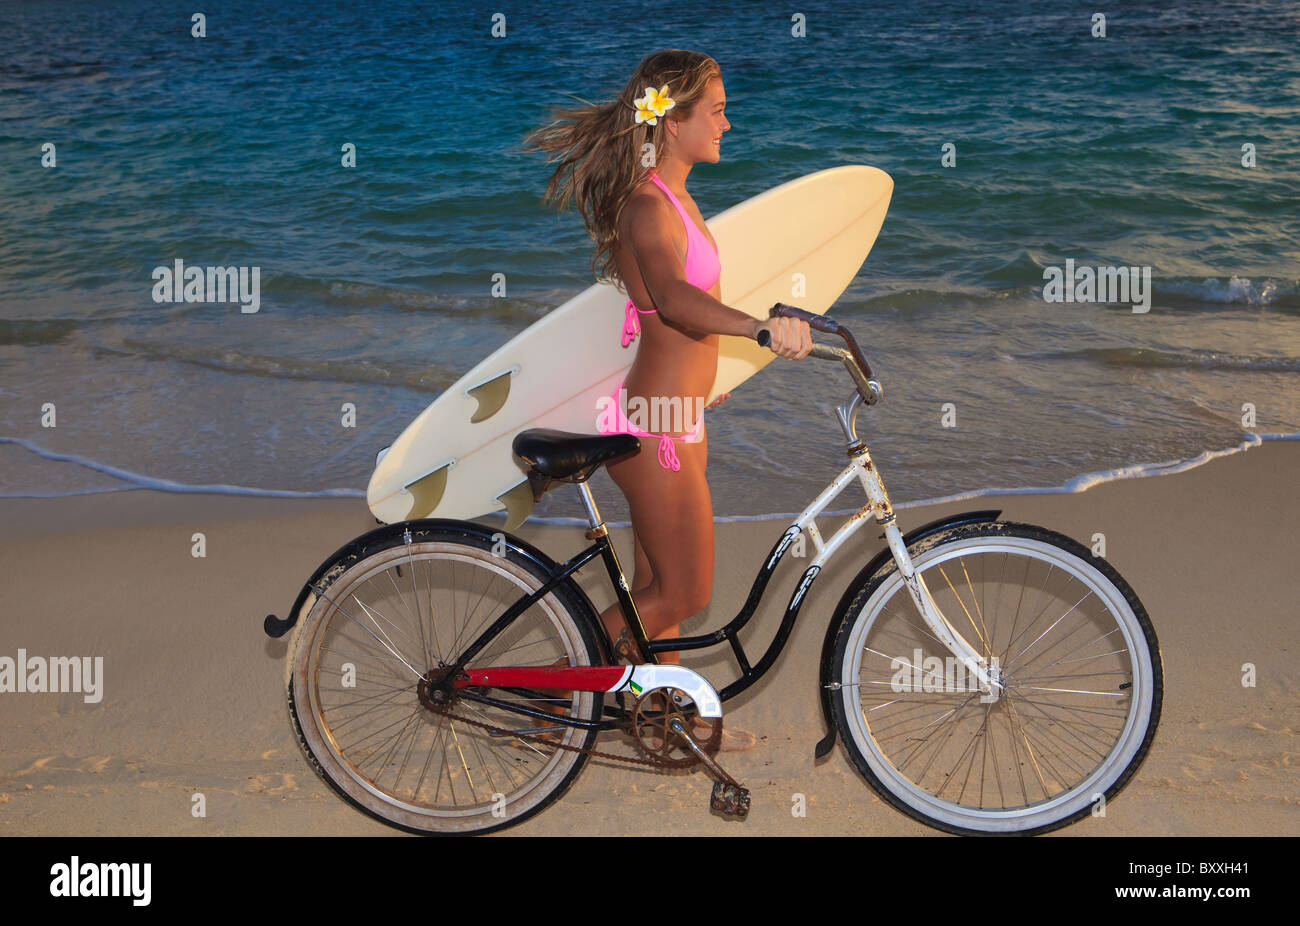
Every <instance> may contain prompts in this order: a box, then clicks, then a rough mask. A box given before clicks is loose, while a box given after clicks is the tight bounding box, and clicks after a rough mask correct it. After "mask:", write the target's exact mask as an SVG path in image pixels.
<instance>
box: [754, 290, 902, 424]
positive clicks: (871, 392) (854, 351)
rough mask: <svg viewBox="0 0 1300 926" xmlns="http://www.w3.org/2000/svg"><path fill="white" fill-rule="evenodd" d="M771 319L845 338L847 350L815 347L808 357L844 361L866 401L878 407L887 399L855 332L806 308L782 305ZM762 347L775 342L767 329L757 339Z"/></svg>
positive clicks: (818, 345)
mask: <svg viewBox="0 0 1300 926" xmlns="http://www.w3.org/2000/svg"><path fill="white" fill-rule="evenodd" d="M768 317H769V318H781V317H784V318H797V319H800V320H802V321H805V322H807V323H808V327H809V328H812V329H813V330H814V331H824V332H826V333H827V334H837V335H839V336H840V337H841V338H843V339H844V343H845V344H846V345H847V350H846V349H845V348H843V347H830V346H828V345H825V344H814V345H813V349H812V351H811V352H810V353H809V355H808V356H810V357H817V358H819V359H821V360H840V361H843V363H844V366H845V368H846V369H847V370H848V371H849V375H850V376H851V377H853V382H854V385H856V386H857V388H858V394H859V395H861V396H862V401H863V402H864V403H866V404H867V405H875V404H876V403H877V402H879V401H880V399H881V398H882V397H883V395H884V393H883V391H882V390H881V388H880V383H879V382H877V381H876V379H875V377H874V376H873V375H872V373H871V364H869V363H867V358H866V357H864V356H862V351H861V349H859V347H858V342H857V340H856V339H855V338H854V337H853V332H851V331H849V329H847V328H845V327H844V326H843V325H841V324H839V323H838V322H836V321H835V320H834V319H833V318H826V317H825V316H822V315H814V314H813V313H811V312H806V311H804V310H803V309H799V308H795V307H794V306H792V305H786V304H784V303H781V302H778V303H777V304H776V305H774V306H772V308H771V309H770V310H769V312H768ZM756 340H757V341H758V343H759V345H760V346H762V347H767V346H769V345H770V344H771V343H772V335H771V332H769V331H767V329H764V330H762V331H760V332H759V333H758V337H757V338H756Z"/></svg>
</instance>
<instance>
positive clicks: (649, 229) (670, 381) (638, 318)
mask: <svg viewBox="0 0 1300 926" xmlns="http://www.w3.org/2000/svg"><path fill="white" fill-rule="evenodd" d="M726 102H727V100H726V92H725V90H724V88H723V83H722V74H721V70H720V69H719V67H718V64H717V62H715V61H714V60H713V59H712V58H710V57H709V56H708V55H703V54H698V53H696V52H690V51H683V50H679V49H670V50H666V51H658V52H655V53H653V54H651V55H649V56H647V57H646V58H645V59H644V60H643V61H642V62H641V63H640V65H638V67H637V69H636V72H635V73H634V74H633V75H632V79H631V80H630V81H628V83H627V86H625V87H624V88H623V91H622V92H621V93H620V94H619V95H618V97H617V98H616V99H614V100H613V101H611V102H608V103H605V104H601V105H588V106H584V107H580V108H574V109H567V110H561V111H559V112H557V113H555V114H554V118H553V121H552V122H551V123H549V124H548V125H546V126H543V127H542V128H540V129H538V130H536V131H534V132H532V133H531V134H530V135H529V136H528V138H527V139H526V140H525V144H526V145H527V146H528V147H530V148H535V149H538V150H542V151H546V152H548V153H550V154H551V155H552V156H551V157H550V158H549V160H550V161H551V162H555V161H558V162H559V166H558V167H557V168H556V170H555V172H554V173H553V174H552V176H551V178H550V180H549V182H548V183H547V187H546V194H545V199H546V200H549V201H552V202H555V203H556V204H557V205H558V206H559V207H560V208H564V207H565V206H566V205H567V204H568V203H569V202H570V201H574V202H576V203H577V206H578V208H579V210H580V211H581V213H582V217H583V221H584V222H585V224H586V227H587V231H588V232H589V233H590V234H591V236H592V238H593V239H594V240H595V243H596V250H595V253H594V254H593V256H592V261H591V265H592V270H593V272H594V273H595V274H596V276H597V278H599V279H602V280H609V281H612V282H614V283H615V284H616V285H618V286H619V288H620V289H621V290H623V291H625V292H626V293H627V295H628V296H629V299H628V303H627V308H626V313H627V314H626V318H625V324H624V331H623V339H622V342H623V345H624V347H625V348H626V349H628V350H635V351H636V357H635V360H634V362H633V364H632V368H631V370H630V372H629V373H628V376H627V379H626V380H625V381H624V383H622V384H621V390H622V393H623V394H622V396H620V390H619V389H616V390H615V392H614V396H613V397H614V398H615V400H616V401H619V402H620V404H619V406H618V408H619V410H620V412H621V411H623V410H624V408H625V406H626V407H630V406H631V404H632V403H633V402H634V401H635V400H636V399H638V398H639V399H641V400H643V401H644V402H645V405H644V406H643V407H655V404H654V403H652V402H651V400H652V399H655V398H656V397H657V398H659V399H660V400H661V402H662V400H664V399H668V400H678V399H680V400H681V401H680V404H679V405H678V406H675V407H680V408H684V409H698V408H700V407H702V406H703V402H704V398H705V397H706V396H707V394H708V392H709V389H710V388H711V387H712V385H713V380H714V377H715V375H716V373H717V363H718V336H719V335H724V334H725V335H736V336H741V337H747V338H756V337H757V336H758V332H759V331H760V330H762V329H767V330H768V331H769V332H771V348H772V350H773V351H774V352H775V353H777V354H779V355H780V356H782V357H789V358H794V359H797V358H801V357H804V356H806V355H807V354H808V352H809V351H810V350H811V349H812V338H811V335H810V332H809V329H808V325H807V323H806V322H802V321H797V320H794V319H789V318H779V319H771V320H768V321H762V322H760V321H759V320H757V319H755V318H753V317H752V316H750V315H748V314H746V313H744V312H741V311H740V310H738V309H733V308H730V307H729V306H726V305H723V304H722V303H721V302H720V301H718V297H719V294H720V292H721V274H722V273H723V272H725V268H722V267H721V266H720V265H719V262H718V257H717V250H716V245H715V244H714V242H713V238H712V236H711V235H710V234H709V232H708V229H707V228H706V226H705V224H704V217H703V216H702V215H701V214H700V210H699V208H698V207H697V206H696V205H695V201H694V200H693V199H692V198H691V196H690V194H689V193H687V192H686V178H687V176H688V175H689V174H690V171H691V168H692V167H693V166H694V165H695V164H696V163H698V162H700V161H703V162H705V163H709V164H714V163H717V162H718V160H719V159H720V158H721V142H722V136H723V133H725V132H726V131H727V130H728V129H730V128H731V124H730V123H729V122H728V121H727V117H726V115H725V114H724V110H725V108H726ZM726 398H727V397H726V396H725V395H723V396H719V397H718V398H717V400H716V401H714V402H713V403H712V404H711V405H710V406H708V407H709V408H713V407H714V406H716V405H718V404H720V403H721V402H722V401H724V400H725V399H726ZM658 407H661V408H663V407H674V406H672V404H671V401H669V402H662V404H661V405H659V406H658ZM619 420H620V422H621V421H622V415H620V416H619ZM617 430H621V431H624V430H625V431H631V432H632V433H635V434H637V435H638V436H640V437H641V438H642V452H641V453H639V454H637V455H636V456H634V457H631V458H629V459H627V460H624V461H622V462H619V463H615V464H613V465H612V466H610V467H609V475H610V477H611V478H612V479H613V480H614V482H615V484H616V485H618V487H619V489H620V490H621V491H622V492H623V494H624V496H626V497H627V501H628V505H629V507H630V509H631V516H632V528H633V543H634V570H635V571H634V576H633V581H632V589H631V591H632V596H633V598H634V599H635V601H636V606H637V610H638V611H639V612H640V615H641V620H642V622H643V623H644V624H645V629H646V633H647V635H648V636H649V637H650V638H651V639H663V638H665V637H675V636H677V635H678V625H679V624H680V623H681V622H682V621H684V620H685V619H686V618H688V617H690V616H691V615H693V614H696V613H698V612H699V611H701V610H703V609H704V608H705V606H706V605H708V603H709V598H710V595H711V592H712V586H713V505H712V502H711V500H710V497H709V486H708V482H707V481H706V480H705V473H704V471H705V465H706V462H707V459H708V439H707V436H706V433H705V425H704V421H703V416H700V418H699V420H696V421H671V420H669V421H661V422H657V423H651V425H650V430H649V431H645V430H642V429H641V428H640V427H637V426H632V425H621V426H619V427H618V428H617ZM656 441H657V442H658V447H657V451H658V452H651V451H652V448H653V444H654V442H656ZM601 619H602V621H603V622H604V624H605V627H606V629H607V630H608V631H609V633H610V639H612V640H617V641H620V643H621V646H618V647H616V649H619V651H620V655H626V654H627V652H628V648H627V643H628V642H629V637H628V634H627V628H626V624H625V623H624V621H623V615H622V610H621V609H620V608H619V606H618V604H617V603H615V604H614V605H612V606H611V607H610V608H609V609H607V610H606V611H605V613H604V614H602V615H601ZM662 659H663V661H664V662H670V661H671V662H676V661H677V660H676V654H675V653H669V654H664V656H663V657H662ZM751 742H752V739H751Z"/></svg>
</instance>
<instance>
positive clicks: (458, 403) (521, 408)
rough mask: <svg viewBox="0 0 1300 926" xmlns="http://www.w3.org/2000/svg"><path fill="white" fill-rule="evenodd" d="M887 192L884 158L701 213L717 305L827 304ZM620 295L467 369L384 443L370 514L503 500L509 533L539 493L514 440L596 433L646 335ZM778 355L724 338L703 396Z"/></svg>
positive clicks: (474, 513)
mask: <svg viewBox="0 0 1300 926" xmlns="http://www.w3.org/2000/svg"><path fill="white" fill-rule="evenodd" d="M893 190H894V181H893V179H892V178H890V176H889V175H888V174H887V173H885V172H884V171H883V170H880V169H878V168H875V167H867V166H865V165H850V166H846V167H833V168H830V169H828V170H822V171H818V172H816V173H812V174H808V175H807V176H804V177H799V178H798V179H795V180H791V181H789V182H788V183H783V184H781V185H780V186H777V187H774V188H772V189H770V190H767V191H766V192H764V193H760V194H758V195H757V196H754V197H752V198H750V199H747V200H745V201H744V202H742V203H739V204H737V205H735V206H732V207H731V208H729V209H727V210H725V211H723V212H721V213H719V214H718V215H716V216H714V217H713V218H711V219H708V220H707V223H708V226H709V231H710V232H711V233H712V234H713V237H714V240H715V241H716V242H717V245H718V257H719V260H720V261H721V263H722V279H721V282H722V289H721V300H722V302H724V303H725V304H727V305H729V306H731V307H733V308H736V309H740V310H741V311H743V312H747V313H749V314H750V315H753V316H754V317H755V318H767V313H768V310H769V309H770V308H771V307H772V305H773V304H775V303H777V302H784V303H787V304H790V305H795V306H798V307H799V308H802V309H806V310H807V311H809V312H813V313H816V314H818V315H821V314H824V313H825V312H826V311H827V310H828V309H829V308H830V307H831V306H832V305H833V304H834V302H835V300H836V299H838V298H839V297H840V295H841V294H842V293H843V292H844V290H845V289H846V288H847V287H848V285H849V283H850V282H851V281H852V280H853V278H854V277H855V276H856V275H857V273H858V270H859V269H860V268H861V267H862V264H863V261H865V260H866V258H867V254H868V253H869V252H870V251H871V246H872V245H873V244H874V243H875V240H876V235H877V234H879V232H880V226H881V225H882V224H883V223H884V220H885V213H886V211H887V210H888V209H889V199H890V196H891V195H892V194H893ZM626 304H627V297H626V296H625V295H624V294H623V293H621V292H620V291H619V290H618V289H617V288H616V287H614V286H613V285H611V284H608V283H597V284H596V285H594V286H592V287H590V288H589V289H587V290H585V291H583V292H582V293H579V294H578V295H577V296H575V297H574V298H573V299H570V300H569V301H568V302H566V303H564V305H562V306H560V307H559V308H557V309H555V310H553V311H551V312H549V313H548V314H547V315H546V316H544V317H543V318H541V319H539V320H538V321H537V322H535V323H534V324H532V325H530V326H529V327H528V328H527V329H525V330H524V331H523V332H522V333H520V334H519V335H517V336H516V337H514V338H513V339H511V340H510V341H509V342H508V343H506V344H505V345H504V346H503V347H501V348H500V349H498V350H497V351H495V352H494V353H492V354H491V355H490V356H489V357H488V358H487V359H485V360H484V361H483V362H482V363H479V364H478V365H477V366H475V367H474V368H473V369H471V370H470V371H469V372H468V373H466V374H465V375H464V376H463V377H461V378H460V379H459V380H458V381H457V382H456V383H455V384H454V385H452V386H451V387H450V388H449V389H447V390H446V391H445V392H444V393H443V394H442V395H440V396H439V397H438V398H437V399H436V400H435V401H434V402H433V403H432V404H431V405H429V407H428V408H426V409H425V410H424V411H423V412H421V413H420V415H419V416H418V417H416V419H415V420H414V421H412V422H411V424H410V425H409V426H407V428H406V430H404V431H403V432H402V433H401V435H400V436H398V438H397V440H395V441H394V442H393V444H392V446H391V447H389V448H388V449H387V451H386V452H381V454H380V456H379V459H378V461H377V465H376V466H375V471H374V473H373V474H372V476H371V478H370V485H369V487H368V488H367V490H366V503H367V504H368V505H369V506H370V510H371V511H372V512H373V513H374V515H375V517H377V518H379V519H380V520H381V521H384V522H386V523H389V524H391V523H394V522H398V521H406V520H411V519H414V518H427V517H439V518H458V519H462V520H468V519H470V518H476V517H479V516H481V515H484V514H487V513H489V512H492V511H499V510H501V509H503V508H504V509H505V510H506V512H507V521H506V529H507V530H513V529H514V528H515V527H517V526H518V525H519V524H521V523H522V522H523V521H524V519H525V518H527V516H528V514H529V512H530V511H531V510H532V506H533V496H532V491H531V489H530V487H529V485H528V481H527V478H526V475H525V470H524V465H523V463H522V462H521V461H519V460H518V459H517V458H516V457H515V456H514V453H513V452H512V450H511V442H512V441H513V440H514V437H515V435H516V434H518V433H519V432H520V431H522V430H525V429H526V428H557V429H559V430H564V431H575V432H578V433H584V434H595V433H597V427H596V422H597V417H598V413H599V407H598V404H597V400H598V399H600V398H601V397H603V396H607V395H609V393H611V392H612V391H613V390H614V387H615V386H617V385H618V383H619V382H620V381H621V380H622V379H623V378H624V377H626V376H627V373H628V370H629V369H630V368H631V366H632V361H633V359H635V356H636V350H637V348H638V347H639V345H640V344H641V338H637V339H635V340H634V341H632V343H631V344H629V345H628V346H627V347H623V346H622V344H621V338H622V332H623V322H624V307H625V306H626ZM775 357H776V355H775V354H774V353H772V351H771V350H770V349H768V348H766V347H760V346H759V345H758V343H757V342H755V341H751V340H749V339H747V338H740V337H731V336H723V337H720V338H719V339H718V373H717V377H716V379H715V380H714V383H713V388H712V390H711V391H710V393H709V395H708V397H707V399H706V403H707V402H712V401H713V399H714V398H716V397H717V396H719V395H721V394H722V393H724V392H730V391H731V390H733V389H735V388H736V387H737V386H739V385H740V384H741V383H743V382H744V381H745V380H747V379H749V377H751V376H753V375H754V374H755V373H757V372H758V371H759V370H761V369H762V368H763V367H764V366H766V365H767V364H768V363H770V362H771V361H772V360H773V359H775Z"/></svg>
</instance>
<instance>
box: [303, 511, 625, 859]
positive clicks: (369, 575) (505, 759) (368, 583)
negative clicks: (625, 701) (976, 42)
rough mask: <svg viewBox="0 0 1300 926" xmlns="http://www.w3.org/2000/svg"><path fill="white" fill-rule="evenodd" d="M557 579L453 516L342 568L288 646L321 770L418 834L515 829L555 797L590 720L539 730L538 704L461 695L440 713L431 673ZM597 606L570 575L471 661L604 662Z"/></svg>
mask: <svg viewBox="0 0 1300 926" xmlns="http://www.w3.org/2000/svg"><path fill="white" fill-rule="evenodd" d="M547 578H548V576H547V574H546V572H545V570H544V568H543V567H541V566H540V565H538V564H537V563H536V562H534V561H533V560H532V559H531V558H530V557H528V556H525V555H523V554H522V553H521V552H520V551H519V550H516V549H514V548H512V546H511V545H510V543H509V542H501V543H497V544H494V543H493V542H492V540H491V538H490V536H484V535H482V534H481V533H477V532H474V531H470V530H458V529H456V528H454V527H452V526H449V525H446V524H442V525H436V526H420V525H419V524H418V523H413V524H412V528H411V542H410V543H407V542H405V540H404V539H403V537H402V536H401V535H396V536H394V537H392V538H390V540H389V541H387V542H386V543H380V544H379V545H378V548H377V549H375V550H373V551H367V553H366V555H365V556H363V557H361V558H359V559H358V560H356V561H355V562H353V563H351V564H350V565H346V568H344V569H343V570H342V571H341V573H340V574H339V575H338V576H337V578H335V579H334V580H333V581H332V582H331V583H330V585H329V586H328V588H326V589H325V590H324V592H323V594H322V595H321V596H320V597H318V598H317V600H316V601H315V603H314V604H313V605H312V606H311V608H310V610H309V611H308V612H307V614H306V616H305V618H304V619H303V621H302V622H301V624H300V626H299V628H298V635H297V637H296V640H295V644H294V649H293V654H292V656H291V659H290V666H289V680H288V691H287V695H288V701H289V714H290V718H291V719H292V721H293V726H294V729H295V731H296V732H297V733H298V736H299V742H300V745H301V746H302V747H303V749H304V751H305V753H306V755H307V758H308V759H309V761H310V762H311V764H312V766H313V768H315V770H316V771H317V772H318V773H319V774H320V775H321V777H322V778H324V779H325V781H326V782H327V783H328V784H329V785H330V786H331V787H333V788H334V789H335V790H336V791H337V792H338V793H339V794H340V795H342V796H343V797H344V798H345V799H346V800H347V801H348V802H349V803H351V804H353V805H354V806H355V807H357V808H359V809H361V810H362V811H364V812H366V813H368V814H370V815H371V816H373V817H376V818H377V819H379V820H381V821H383V822H385V823H388V824H390V825H392V826H395V827H397V828H399V829H403V830H407V831H411V832H416V833H423V834H440V833H447V834H451V833H483V832H488V831H491V830H494V829H500V828H502V827H506V826H512V825H514V824H516V823H519V822H521V821H522V820H525V819H527V818H528V817H530V816H532V815H533V814H535V813H537V812H539V811H540V810H542V809H543V808H544V807H546V806H548V805H549V804H550V803H551V802H553V801H554V800H556V799H557V798H559V797H560V795H561V794H563V793H564V791H565V790H566V789H567V788H568V787H569V785H570V784H571V783H572V781H573V780H574V778H575V777H576V776H577V774H578V772H579V771H580V770H581V768H582V765H583V763H584V762H585V760H586V758H587V756H586V754H585V753H582V752H576V751H573V750H572V749H565V748H563V747H564V746H570V747H577V748H590V746H591V744H592V741H593V740H594V739H595V736H596V732H595V731H594V730H589V729H580V728H575V727H568V726H556V725H552V726H556V729H555V731H554V732H551V733H548V734H546V735H545V736H540V737H539V736H536V735H532V729H533V728H534V727H536V725H537V724H536V722H534V721H532V720H530V719H529V718H528V717H525V716H523V715H520V714H517V713H514V712H512V711H510V710H508V709H506V708H501V707H495V706H492V705H486V704H482V703H479V702H475V701H474V700H472V699H469V698H464V697H460V698H456V699H455V701H454V703H452V704H450V705H449V706H448V708H449V712H446V711H443V710H439V709H438V707H439V706H438V705H435V704H432V703H431V700H432V697H431V695H430V688H429V685H428V682H427V679H428V678H429V677H431V676H432V675H436V673H437V670H438V669H439V668H440V667H444V666H447V665H449V661H451V660H454V659H455V658H456V657H457V656H458V655H459V654H460V653H461V652H462V651H464V649H465V648H466V647H467V646H468V645H469V644H470V643H471V642H472V641H473V640H474V639H475V638H476V637H477V636H478V634H480V633H482V632H483V631H484V630H486V629H487V628H488V627H489V626H490V625H491V624H492V623H493V621H495V620H496V618H497V617H498V616H500V614H501V613H502V612H503V611H505V609H506V608H507V607H509V606H510V605H511V604H512V603H514V602H515V601H516V600H518V599H519V598H521V597H523V596H524V595H527V594H528V593H530V592H532V591H535V590H536V589H537V588H540V587H541V585H542V584H543V583H544V582H545V581H546V579H547ZM588 611H589V608H584V607H582V606H581V603H580V602H578V601H576V600H575V596H574V595H573V593H572V592H571V591H570V590H567V589H565V588H564V587H563V586H560V587H559V588H557V589H556V590H554V591H552V592H551V593H550V594H548V595H546V596H545V597H543V598H542V599H540V600H539V601H538V602H537V603H535V604H534V605H532V606H531V607H529V608H528V609H527V610H525V611H524V612H523V613H522V614H520V615H519V617H518V618H517V619H516V620H515V621H514V623H512V624H511V625H510V626H509V627H508V628H507V629H506V630H505V631H504V632H503V633H501V634H500V635H499V636H498V637H497V638H496V639H494V640H492V641H491V642H490V643H489V644H488V645H487V646H486V647H485V648H484V649H483V650H482V652H480V653H479V654H478V655H477V656H476V657H475V658H474V659H473V660H472V661H471V662H470V663H469V665H468V666H467V668H483V667H494V668H499V667H503V666H522V665H527V666H536V665H546V666H550V665H565V664H567V665H572V666H587V665H597V664H600V662H601V661H602V660H601V657H600V647H599V644H598V643H597V638H596V634H595V630H594V627H593V625H592V622H591V618H590V616H589V615H588V613H587V612H588ZM422 679H424V680H425V683H424V684H423V685H422ZM487 693H488V694H490V695H491V696H492V697H493V698H495V699H497V700H499V701H505V702H511V701H513V702H527V703H528V705H529V706H532V707H538V706H541V707H543V708H544V709H546V710H547V711H549V712H552V713H555V714H557V715H563V716H566V717H570V718H578V719H583V720H588V721H591V720H595V719H597V718H598V717H599V715H600V711H601V709H602V705H603V700H602V697H601V696H600V695H598V694H595V693H592V692H584V691H574V692H571V693H567V694H564V695H563V696H559V695H558V693H555V692H551V693H540V692H533V693H511V692H506V691H501V690H498V689H493V690H492V691H490V692H487ZM467 720H472V721H476V722H477V723H468V722H466V721H467ZM477 724H485V725H486V726H487V727H491V728H493V729H487V728H486V727H484V726H479V725H477ZM503 730H514V731H516V735H508V734H506V733H503V732H502V731H503Z"/></svg>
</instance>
